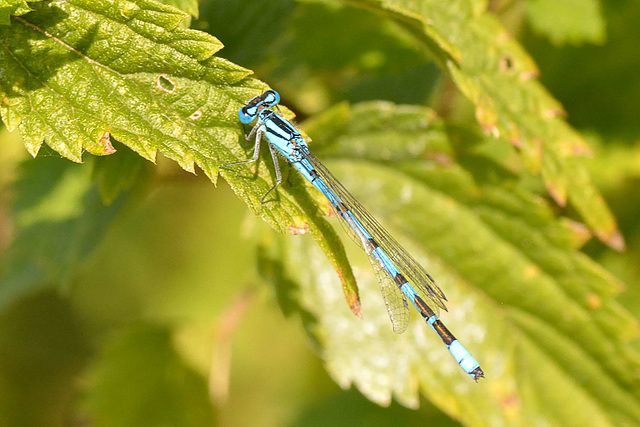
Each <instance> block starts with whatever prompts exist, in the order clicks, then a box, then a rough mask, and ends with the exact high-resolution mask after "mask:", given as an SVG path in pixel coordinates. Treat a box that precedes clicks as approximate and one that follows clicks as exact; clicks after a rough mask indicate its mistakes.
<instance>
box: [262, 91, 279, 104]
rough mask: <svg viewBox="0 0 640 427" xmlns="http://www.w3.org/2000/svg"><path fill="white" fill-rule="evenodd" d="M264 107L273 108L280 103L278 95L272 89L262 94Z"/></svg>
mask: <svg viewBox="0 0 640 427" xmlns="http://www.w3.org/2000/svg"><path fill="white" fill-rule="evenodd" d="M262 99H264V103H265V105H267V106H268V107H273V106H275V105H277V104H278V103H279V102H280V94H279V93H278V92H276V91H275V90H273V89H269V90H267V91H265V92H264V93H263V94H262Z"/></svg>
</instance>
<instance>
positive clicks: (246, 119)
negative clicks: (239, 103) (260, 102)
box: [238, 107, 256, 125]
mask: <svg viewBox="0 0 640 427" xmlns="http://www.w3.org/2000/svg"><path fill="white" fill-rule="evenodd" d="M254 110H255V109H254ZM238 118H239V119H240V121H241V122H242V123H244V124H245V125H247V124H249V123H251V122H252V121H254V120H255V118H256V115H255V112H254V114H251V113H250V112H249V111H247V107H242V108H241V109H240V110H239V111H238Z"/></svg>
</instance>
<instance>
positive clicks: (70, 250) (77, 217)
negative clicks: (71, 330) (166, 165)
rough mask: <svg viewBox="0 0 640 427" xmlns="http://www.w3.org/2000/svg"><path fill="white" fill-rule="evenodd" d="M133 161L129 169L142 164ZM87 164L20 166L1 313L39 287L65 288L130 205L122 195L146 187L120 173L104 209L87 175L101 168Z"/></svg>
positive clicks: (51, 161) (132, 173)
mask: <svg viewBox="0 0 640 427" xmlns="http://www.w3.org/2000/svg"><path fill="white" fill-rule="evenodd" d="M125 150H126V149H123V150H122V152H123V153H124V152H125ZM123 156H124V154H120V153H119V155H116V156H113V158H112V159H109V163H110V164H111V165H116V164H118V163H119V162H120V161H121V159H122V157H123ZM134 159H136V160H133V162H132V163H130V164H131V165H135V164H136V162H139V163H140V162H142V159H140V157H139V156H135V157H134ZM92 160H93V161H91V162H88V164H86V165H83V166H80V165H76V164H73V163H70V162H68V161H66V160H63V159H60V158H58V157H46V156H40V157H38V158H37V159H34V160H30V161H25V162H24V163H23V164H22V168H21V171H20V179H19V180H18V181H17V182H16V184H15V186H14V189H15V192H16V200H15V203H14V221H15V225H16V229H17V232H16V236H15V238H14V240H13V242H12V245H11V247H10V248H9V250H8V253H7V254H6V255H5V257H4V259H3V265H2V268H3V270H2V275H1V276H0V278H1V281H0V309H6V308H7V307H8V306H10V305H11V304H12V303H14V302H15V301H16V300H18V299H20V298H22V297H24V296H25V295H29V294H32V293H35V292H36V291H40V290H41V289H43V288H47V287H57V288H64V287H66V286H67V285H68V283H69V281H70V280H71V279H72V277H73V274H74V272H75V270H76V268H77V267H78V265H80V264H81V263H82V262H83V261H84V259H85V258H86V257H87V256H88V255H89V254H90V253H91V251H92V250H93V248H94V247H95V246H96V245H97V244H98V243H99V242H100V240H101V238H102V236H103V234H104V232H105V231H106V230H107V229H108V227H109V225H110V224H111V221H112V220H113V219H114V217H115V215H116V214H117V213H118V212H120V211H121V209H122V208H123V207H124V206H126V205H127V203H128V202H129V201H130V196H131V192H130V191H125V192H122V190H123V189H127V190H128V189H130V187H131V185H132V184H133V182H134V180H135V183H136V184H138V185H143V184H144V182H145V180H142V179H140V180H137V179H139V178H140V175H139V174H138V173H137V172H138V170H139V169H138V170H137V169H136V168H135V167H134V168H132V169H130V170H129V171H128V172H123V171H121V172H120V174H119V175H118V178H117V179H116V181H119V183H118V184H116V185H113V184H111V185H108V186H105V188H106V190H105V191H106V195H105V197H107V198H108V199H109V200H110V201H111V202H112V203H111V204H110V205H108V206H105V205H104V203H103V200H102V197H101V195H100V192H99V191H98V188H97V187H96V186H95V185H94V184H93V179H92V172H93V171H94V170H96V171H97V170H100V169H101V167H99V166H95V167H92V166H94V165H95V163H98V164H100V163H101V162H100V161H98V159H92ZM100 160H103V159H100ZM130 160H132V159H130ZM142 166H144V165H140V164H138V167H142ZM103 171H104V169H103ZM104 178H105V179H112V177H108V178H107V177H104ZM107 263H108V261H107Z"/></svg>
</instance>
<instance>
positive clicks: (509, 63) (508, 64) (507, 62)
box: [500, 55, 515, 71]
mask: <svg viewBox="0 0 640 427" xmlns="http://www.w3.org/2000/svg"><path fill="white" fill-rule="evenodd" d="M514 65H515V64H514V63H513V59H512V58H511V57H510V56H509V55H502V57H501V58H500V70H502V71H512V70H513V68H514Z"/></svg>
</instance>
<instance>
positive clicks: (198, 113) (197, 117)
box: [189, 109, 202, 120]
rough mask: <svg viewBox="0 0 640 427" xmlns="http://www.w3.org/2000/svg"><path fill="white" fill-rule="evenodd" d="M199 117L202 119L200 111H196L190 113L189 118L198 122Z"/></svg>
mask: <svg viewBox="0 0 640 427" xmlns="http://www.w3.org/2000/svg"><path fill="white" fill-rule="evenodd" d="M201 117H202V110H200V109H197V110H196V111H194V112H193V113H191V115H190V116H189V118H190V119H191V120H199V119H200V118H201Z"/></svg>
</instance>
